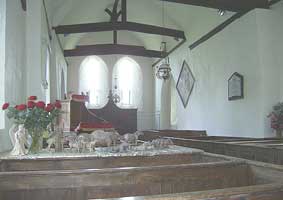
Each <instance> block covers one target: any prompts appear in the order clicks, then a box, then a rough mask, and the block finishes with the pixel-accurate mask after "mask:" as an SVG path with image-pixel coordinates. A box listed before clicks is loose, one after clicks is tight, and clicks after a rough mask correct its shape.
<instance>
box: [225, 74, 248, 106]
mask: <svg viewBox="0 0 283 200" xmlns="http://www.w3.org/2000/svg"><path fill="white" fill-rule="evenodd" d="M243 98H244V77H243V76H242V75H241V74H239V73H237V72H235V73H234V74H233V75H232V76H231V77H230V78H229V80H228V100H229V101H233V100H237V99H243Z"/></svg>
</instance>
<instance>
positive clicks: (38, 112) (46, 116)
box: [7, 107, 61, 133]
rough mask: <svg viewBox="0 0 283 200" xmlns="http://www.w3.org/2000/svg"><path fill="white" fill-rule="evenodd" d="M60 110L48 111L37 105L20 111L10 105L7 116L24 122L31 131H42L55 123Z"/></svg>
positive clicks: (20, 122) (16, 121) (18, 121)
mask: <svg viewBox="0 0 283 200" xmlns="http://www.w3.org/2000/svg"><path fill="white" fill-rule="evenodd" d="M60 112H61V111H60V110H59V109H56V108H54V109H53V110H52V111H51V112H47V111H45V110H44V109H42V108H37V107H34V108H32V109H25V110H22V111H19V110H17V109H16V108H14V107H9V108H8V112H7V117H8V118H9V119H13V120H14V123H16V124H24V126H25V128H26V129H27V130H29V132H35V133H36V132H38V133H42V132H44V131H45V130H47V128H48V126H49V125H50V124H54V123H55V120H56V118H57V117H58V116H59V114H60Z"/></svg>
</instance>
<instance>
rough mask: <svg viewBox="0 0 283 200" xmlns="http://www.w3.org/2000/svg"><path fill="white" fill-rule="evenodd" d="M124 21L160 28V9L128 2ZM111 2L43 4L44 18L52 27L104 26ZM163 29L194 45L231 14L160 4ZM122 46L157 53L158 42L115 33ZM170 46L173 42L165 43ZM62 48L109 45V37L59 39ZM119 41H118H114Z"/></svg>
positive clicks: (51, 0)
mask: <svg viewBox="0 0 283 200" xmlns="http://www.w3.org/2000/svg"><path fill="white" fill-rule="evenodd" d="M127 2H128V6H127V7H128V8H127V10H128V12H127V13H128V21H133V22H139V23H145V24H151V25H158V26H163V23H162V5H163V3H162V2H161V1H159V0H128V1H127ZM113 3H114V0H46V6H47V10H48V15H49V18H50V21H51V22H52V26H57V25H65V24H77V23H91V22H106V21H109V16H108V14H106V12H105V11H104V9H105V8H111V7H112V5H113ZM164 8H165V15H164V16H165V26H166V27H168V28H174V29H179V30H183V31H185V33H186V36H187V39H188V40H189V41H195V40H196V39H198V38H200V37H201V36H202V35H203V34H205V33H207V32H208V31H210V30H211V29H212V28H214V27H215V26H217V25H218V24H220V23H221V22H223V21H225V20H226V19H227V18H229V17H230V16H231V15H232V14H233V13H230V12H229V13H226V15H224V16H220V15H218V14H217V10H215V9H209V8H202V7H196V6H189V5H182V4H177V3H168V2H167V3H164ZM119 39H120V42H122V43H131V44H133V43H134V44H138V45H144V46H145V47H146V48H148V49H155V50H158V49H159V46H160V42H161V40H162V38H161V37H160V36H153V35H148V34H141V33H129V32H122V33H119ZM165 39H166V40H168V43H169V47H170V46H174V45H175V44H176V41H174V40H173V39H171V38H170V39H167V38H165ZM127 40H129V41H127ZM61 41H62V43H63V46H64V48H66V49H72V48H74V47H75V46H76V45H78V44H98V43H104V42H107V41H108V43H111V42H112V39H111V33H88V34H72V35H68V36H66V37H63V36H61ZM118 41H119V40H118Z"/></svg>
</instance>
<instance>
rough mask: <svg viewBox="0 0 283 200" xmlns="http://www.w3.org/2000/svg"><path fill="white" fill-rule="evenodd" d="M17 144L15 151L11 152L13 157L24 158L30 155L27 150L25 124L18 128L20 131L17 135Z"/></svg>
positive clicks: (15, 144)
mask: <svg viewBox="0 0 283 200" xmlns="http://www.w3.org/2000/svg"><path fill="white" fill-rule="evenodd" d="M14 136H15V138H14V139H15V143H14V147H13V150H12V151H11V152H10V155H12V156H23V155H26V154H27V153H28V151H27V149H26V145H27V132H26V129H25V127H24V125H23V124H20V125H19V126H18V130H17V132H16V133H15V135H14Z"/></svg>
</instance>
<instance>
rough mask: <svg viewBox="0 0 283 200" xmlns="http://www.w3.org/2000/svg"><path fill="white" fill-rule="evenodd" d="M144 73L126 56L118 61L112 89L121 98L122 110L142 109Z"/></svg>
mask: <svg viewBox="0 0 283 200" xmlns="http://www.w3.org/2000/svg"><path fill="white" fill-rule="evenodd" d="M142 81H143V77H142V71H141V68H140V66H139V64H138V63H137V62H136V61H135V60H134V59H132V58H130V57H128V56H125V57H122V58H121V59H119V60H118V61H117V63H116V64H115V66H114V69H113V74H112V89H113V92H114V93H117V94H118V95H119V96H120V102H119V103H118V104H117V105H118V106H119V107H121V108H138V109H141V108H142V96H143V93H142Z"/></svg>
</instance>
